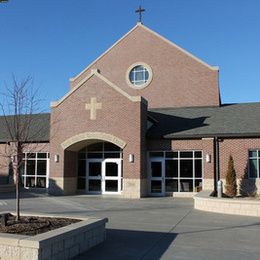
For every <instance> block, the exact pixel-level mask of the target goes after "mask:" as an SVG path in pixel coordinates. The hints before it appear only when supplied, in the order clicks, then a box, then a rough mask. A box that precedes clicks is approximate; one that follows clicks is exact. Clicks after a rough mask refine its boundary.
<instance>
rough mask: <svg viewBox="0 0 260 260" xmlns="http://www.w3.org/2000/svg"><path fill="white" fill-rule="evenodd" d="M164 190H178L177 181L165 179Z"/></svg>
mask: <svg viewBox="0 0 260 260" xmlns="http://www.w3.org/2000/svg"><path fill="white" fill-rule="evenodd" d="M165 190H166V192H177V191H178V181H177V180H165Z"/></svg>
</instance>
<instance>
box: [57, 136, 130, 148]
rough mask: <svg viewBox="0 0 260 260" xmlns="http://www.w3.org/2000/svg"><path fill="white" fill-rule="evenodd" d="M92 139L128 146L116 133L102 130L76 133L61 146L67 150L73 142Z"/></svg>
mask: <svg viewBox="0 0 260 260" xmlns="http://www.w3.org/2000/svg"><path fill="white" fill-rule="evenodd" d="M91 139H92V140H93V139H97V140H103V141H107V142H110V143H113V144H115V145H117V146H119V147H120V148H121V149H124V148H125V146H126V142H125V141H123V140H122V139H120V138H118V137H116V136H114V135H111V134H107V133H101V132H85V133H81V134H78V135H74V136H72V137H70V138H68V139H67V140H66V141H64V142H63V143H62V144H61V147H62V149H63V150H65V149H67V148H68V147H70V146H71V145H72V144H75V143H78V142H80V141H84V140H91Z"/></svg>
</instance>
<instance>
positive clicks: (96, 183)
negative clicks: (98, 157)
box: [88, 180, 101, 192]
mask: <svg viewBox="0 0 260 260" xmlns="http://www.w3.org/2000/svg"><path fill="white" fill-rule="evenodd" d="M88 189H89V191H97V192H99V191H101V180H89V181H88Z"/></svg>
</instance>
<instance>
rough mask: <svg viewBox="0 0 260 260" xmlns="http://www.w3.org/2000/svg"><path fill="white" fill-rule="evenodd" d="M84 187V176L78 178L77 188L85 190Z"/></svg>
mask: <svg viewBox="0 0 260 260" xmlns="http://www.w3.org/2000/svg"><path fill="white" fill-rule="evenodd" d="M85 188H86V179H85V178H78V189H79V190H85Z"/></svg>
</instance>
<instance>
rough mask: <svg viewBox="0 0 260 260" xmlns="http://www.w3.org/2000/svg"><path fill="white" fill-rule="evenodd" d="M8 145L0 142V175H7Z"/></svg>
mask: <svg viewBox="0 0 260 260" xmlns="http://www.w3.org/2000/svg"><path fill="white" fill-rule="evenodd" d="M8 153H9V145H7V144H0V175H8V162H9V159H8V157H7V156H8Z"/></svg>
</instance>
